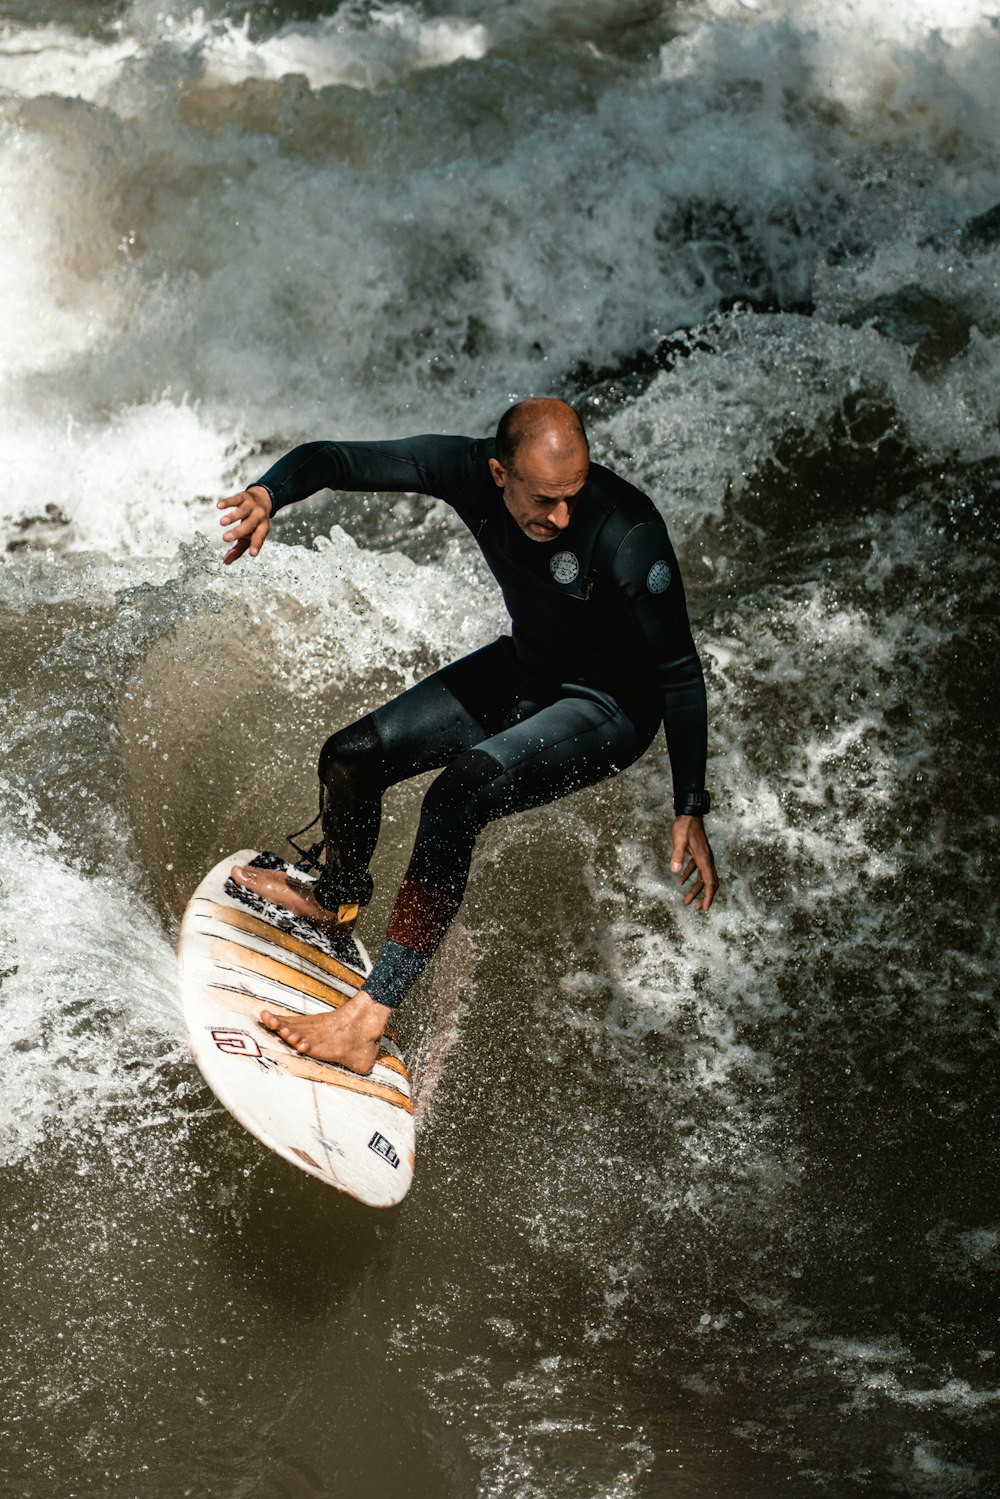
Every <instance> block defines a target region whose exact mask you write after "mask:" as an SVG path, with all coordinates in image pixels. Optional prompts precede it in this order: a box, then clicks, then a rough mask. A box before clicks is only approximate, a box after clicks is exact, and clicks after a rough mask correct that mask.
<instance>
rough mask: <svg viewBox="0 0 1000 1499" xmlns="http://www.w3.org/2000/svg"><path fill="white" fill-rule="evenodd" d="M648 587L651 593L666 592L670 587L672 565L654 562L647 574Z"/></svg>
mask: <svg viewBox="0 0 1000 1499" xmlns="http://www.w3.org/2000/svg"><path fill="white" fill-rule="evenodd" d="M646 587H647V588H648V589H649V591H650V593H666V591H667V589H668V588H669V587H670V566H669V564H668V563H666V562H654V563H653V565H652V567H651V568H650V569H649V572H648V574H647V576H646Z"/></svg>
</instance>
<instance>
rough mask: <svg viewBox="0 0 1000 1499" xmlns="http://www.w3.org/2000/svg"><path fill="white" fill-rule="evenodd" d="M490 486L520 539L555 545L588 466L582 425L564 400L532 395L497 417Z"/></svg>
mask: <svg viewBox="0 0 1000 1499" xmlns="http://www.w3.org/2000/svg"><path fill="white" fill-rule="evenodd" d="M489 465H490V473H491V474H492V475H493V482H494V484H496V486H497V488H498V489H500V490H501V491H502V493H503V499H504V504H505V505H506V506H507V509H508V510H509V511H510V513H511V515H512V516H513V517H514V519H515V521H516V522H517V524H518V525H519V526H520V528H521V530H522V531H523V532H524V534H525V536H527V537H529V538H530V539H531V540H532V541H543V542H544V541H554V540H555V539H556V537H557V536H559V534H560V533H561V532H562V531H565V529H566V527H567V526H568V525H569V523H570V521H571V520H572V518H573V511H574V510H575V508H576V504H577V501H578V500H579V498H580V495H581V494H582V493H583V488H584V485H585V484H586V482H587V472H588V470H589V468H590V448H589V446H588V444H587V434H586V433H585V432H584V430H583V423H582V422H581V420H580V418H579V417H578V416H577V414H576V412H575V411H574V410H573V408H572V406H567V405H566V402H565V401H555V400H553V399H552V398H551V397H549V396H533V397H532V398H531V399H530V400H528V401H518V403H517V405H516V406H512V407H511V408H510V410H509V411H505V412H504V414H503V416H502V417H501V418H500V425H499V427H498V428H497V441H496V457H495V458H491V459H490V460H489Z"/></svg>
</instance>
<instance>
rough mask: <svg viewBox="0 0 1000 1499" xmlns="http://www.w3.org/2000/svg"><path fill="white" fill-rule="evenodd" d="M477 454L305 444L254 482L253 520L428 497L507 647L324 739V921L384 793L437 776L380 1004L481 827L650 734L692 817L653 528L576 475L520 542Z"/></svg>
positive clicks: (656, 527)
mask: <svg viewBox="0 0 1000 1499" xmlns="http://www.w3.org/2000/svg"><path fill="white" fill-rule="evenodd" d="M493 454H494V448H493V443H492V441H486V440H474V439H472V438H465V437H438V436H424V437H413V438H406V439H403V440H400V441H396V442H376V443H368V442H350V443H340V442H315V443H306V444H304V445H303V446H302V447H298V448H295V449H293V451H292V452H290V453H288V454H287V455H286V456H285V457H284V458H282V459H280V460H279V461H278V462H277V463H276V464H274V465H273V467H272V468H270V469H269V470H268V471H267V473H266V474H264V476H263V478H262V479H260V480H259V481H258V482H259V483H260V484H262V485H263V486H264V487H265V488H266V489H267V490H268V491H269V493H270V494H271V498H272V502H273V510H274V511H277V510H280V509H281V508H282V507H283V506H284V505H288V504H291V503H293V502H294V501H296V500H301V499H304V498H306V496H308V495H311V494H314V493H315V492H316V490H318V489H323V488H329V489H334V490H381V491H396V492H404V493H417V494H427V495H434V496H436V497H438V498H439V499H442V500H444V501H446V502H447V503H448V504H449V505H451V506H452V507H453V508H454V510H455V511H456V513H457V514H458V515H459V516H460V517H461V519H462V520H463V521H464V522H465V524H466V525H467V526H468V528H469V530H470V531H471V532H472V534H473V536H474V537H475V539H476V541H477V543H478V545H479V547H480V549H481V551H482V553H483V556H484V557H485V559H486V562H487V564H488V566H489V568H490V570H491V572H492V573H493V575H494V577H495V578H496V580H497V582H498V583H499V585H500V588H501V590H502V592H503V596H504V602H505V603H506V605H507V609H508V612H509V614H510V617H511V621H512V627H513V632H512V636H510V637H508V636H503V637H501V638H500V639H499V640H497V641H495V642H494V643H493V644H492V645H488V646H485V647H484V648H483V649H482V650H480V651H476V652H475V653H474V654H473V655H471V656H468V657H466V658H464V659H463V660H461V661H458V662H455V663H454V664H453V665H451V666H447V667H445V668H444V669H443V670H442V671H439V672H436V673H435V674H434V675H433V676H431V677H429V678H428V679H427V680H426V681H424V682H420V683H418V684H417V686H416V687H413V688H411V689H410V690H409V691H408V692H404V693H403V694H402V695H401V696H400V697H398V698H396V699H394V700H393V701H392V702H391V703H388V704H386V705H385V706H384V707H381V708H378V709H376V710H375V711H374V712H373V713H371V714H368V715H366V717H365V718H363V719H361V720H359V721H358V722H357V723H356V724H352V725H350V727H348V728H347V729H343V730H341V731H340V732H339V733H337V734H334V735H333V736H332V738H331V739H329V740H328V741H327V744H326V745H325V746H324V749H323V753H322V755H321V758H320V779H321V781H322V783H323V785H324V787H325V788H326V793H325V795H326V810H325V813H324V823H323V825H324V834H325V839H326V867H325V869H324V871H323V874H322V875H321V877H320V880H319V882H318V885H317V887H316V888H317V894H318V896H319V899H320V900H321V901H322V903H323V904H324V905H327V906H330V907H335V906H337V905H339V904H344V903H350V902H354V901H358V902H360V903H365V902H367V901H368V900H370V898H371V889H372V886H371V877H370V875H369V874H368V864H369V862H370V859H371V856H372V854H373V852H374V849H375V842H376V839H377V837H378V829H379V816H380V806H381V797H382V793H383V791H384V790H385V789H386V787H388V786H390V785H393V784H395V783H396V782H397V781H400V780H405V779H407V778H408V777H410V776H414V775H419V774H420V773H421V772H423V771H426V770H430V769H436V768H441V767H446V768H445V769H444V770H443V773H442V774H441V775H440V776H438V777H437V778H436V780H435V781H434V782H433V784H432V785H431V787H430V790H429V791H428V793H427V796H426V798H425V800H424V805H423V809H422V812H421V818H420V827H419V829H418V833H417V839H416V843H415V845H414V850H413V856H412V858H411V860H410V865H409V868H408V870H407V875H406V879H405V881H404V883H403V887H402V889H401V890H400V893H399V896H398V898H397V901H396V904H395V907H394V909H393V913H392V918H391V920H390V923H389V937H388V940H387V942H386V944H385V946H384V948H383V949H382V952H381V954H380V955H379V958H378V960H377V961H376V964H375V967H374V969H373V970H372V974H371V975H370V977H369V979H368V981H367V982H366V986H365V987H366V989H367V991H368V992H369V993H370V994H371V995H372V996H373V998H375V999H378V1000H380V1001H381V1002H382V1003H383V1004H398V1003H399V1001H400V999H402V997H403V995H404V994H405V993H406V990H407V989H408V988H409V986H410V985H411V984H412V983H413V981H414V980H415V979H416V978H417V977H418V976H419V974H420V972H422V970H423V968H424V967H425V966H426V964H427V962H428V961H429V959H430V956H431V954H432V953H433V952H434V950H435V948H436V947H437V944H438V942H439V941H440V940H441V937H442V935H443V933H444V931H445V929H446V927H447V925H448V923H449V922H450V920H451V919H452V917H453V916H454V914H455V912H456V911H457V909H458V906H459V903H460V902H461V899H462V895H463V893H464V890H465V883H466V879H467V876H468V870H469V862H470V859H471V856H472V847H473V844H474V842H475V839H476V836H477V835H478V833H479V832H481V830H482V829H483V827H485V826H486V824H487V823H488V822H490V821H492V820H494V819H495V818H497V817H502V816H505V815H507V814H509V813H511V812H518V811H523V810H524V809H526V808H528V807H535V806H540V805H542V804H543V803H546V802H550V801H554V800H556V799H557V798H559V797H561V796H565V795H567V794H568V793H569V792H571V791H575V790H577V789H579V788H580V787H582V786H587V785H592V784H594V783H595V782H597V781H600V780H603V779H605V778H606V777H607V776H610V775H614V774H615V773H616V772H617V771H619V770H623V769H624V768H625V766H627V765H630V764H631V763H632V761H633V760H635V759H637V758H638V757H639V755H641V754H642V753H643V751H644V750H645V749H646V748H647V747H648V745H649V744H650V743H651V741H652V739H653V737H654V735H655V734H656V730H657V728H658V727H659V725H660V723H661V722H662V723H663V724H664V725H665V728H666V736H667V745H668V748H669V752H670V762H671V768H672V772H673V781H674V808H675V810H676V811H677V812H678V813H680V812H683V811H686V810H695V809H696V808H697V807H699V805H700V804H699V803H698V798H699V796H700V794H701V792H702V790H703V788H704V784H705V779H704V778H705V755H706V740H707V727H706V725H707V714H706V703H705V685H704V679H703V676H702V671H701V664H700V662H699V660H698V655H697V652H696V650H695V646H694V642H693V640H692V638H691V630H690V626H689V624H688V617H687V608H686V605H685V600H684V589H683V585H682V583H681V579H680V573H679V569H678V567H677V559H676V557H675V555H674V551H673V548H672V547H671V545H670V539H669V537H668V535H667V529H666V526H665V525H664V523H663V520H662V518H661V516H660V515H659V512H658V511H657V510H656V508H655V506H654V505H653V503H652V501H651V500H650V499H649V498H648V497H647V496H646V495H644V494H642V493H641V492H640V491H639V490H637V489H635V488H634V487H633V486H632V485H631V484H628V483H626V481H625V480H623V479H621V478H619V477H618V476H617V475H616V474H614V473H612V472H611V471H610V470H609V469H606V468H602V467H601V466H600V465H599V464H592V465H591V467H590V470H589V474H588V477H587V482H586V484H585V485H584V488H583V490H582V491H581V492H580V494H579V496H578V498H577V501H576V504H575V507H574V510H573V514H572V518H571V520H570V522H569V525H568V526H567V527H566V528H565V529H564V530H563V531H561V532H560V534H559V535H558V537H556V538H554V539H553V540H552V541H548V542H538V541H533V540H531V538H530V537H527V536H525V535H524V533H523V532H522V531H521V529H520V527H519V526H518V525H517V523H516V522H515V520H514V518H513V517H512V516H511V514H510V513H509V511H508V509H507V506H506V504H505V503H504V499H503V494H502V491H501V490H500V489H499V488H498V487H497V485H496V484H495V483H494V480H493V476H492V474H491V472H490V469H489V466H488V459H489V458H491V457H492V456H493Z"/></svg>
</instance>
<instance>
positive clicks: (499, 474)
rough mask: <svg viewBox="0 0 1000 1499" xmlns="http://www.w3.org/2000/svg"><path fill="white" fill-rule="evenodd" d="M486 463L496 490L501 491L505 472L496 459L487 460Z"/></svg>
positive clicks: (505, 478)
mask: <svg viewBox="0 0 1000 1499" xmlns="http://www.w3.org/2000/svg"><path fill="white" fill-rule="evenodd" d="M486 461H487V463H488V464H489V466H490V473H491V474H492V475H493V483H494V484H495V485H496V487H497V489H503V487H504V484H505V482H506V480H507V470H506V469H505V468H504V466H503V464H502V463H501V462H500V461H499V459H497V458H488V459H487V460H486Z"/></svg>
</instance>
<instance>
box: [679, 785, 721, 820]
mask: <svg viewBox="0 0 1000 1499" xmlns="http://www.w3.org/2000/svg"><path fill="white" fill-rule="evenodd" d="M711 810H712V798H711V797H710V796H709V794H708V792H707V791H685V793H684V795H683V796H682V797H681V799H680V801H679V802H674V814H675V815H676V816H677V817H704V815H705V813H706V812H711Z"/></svg>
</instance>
